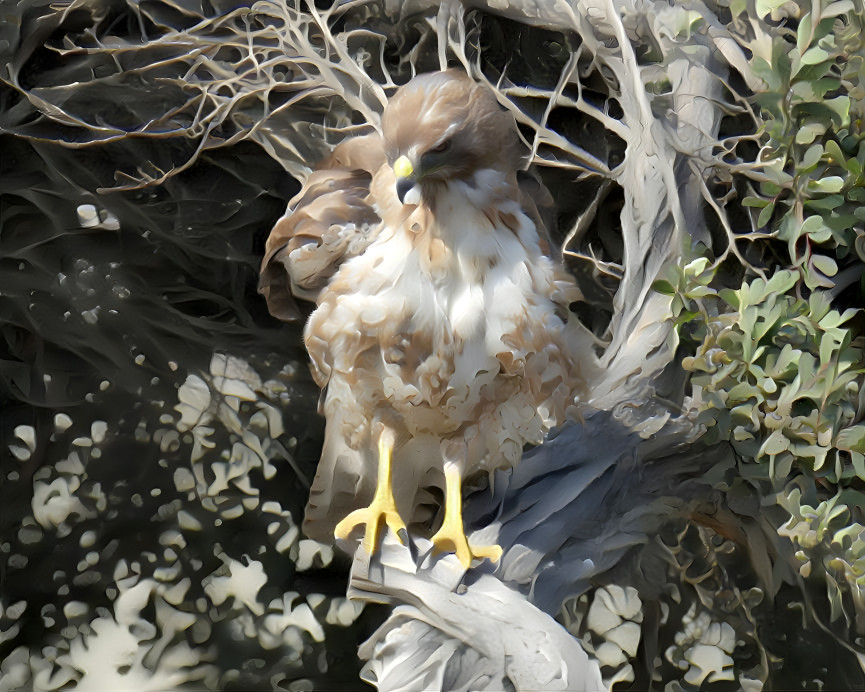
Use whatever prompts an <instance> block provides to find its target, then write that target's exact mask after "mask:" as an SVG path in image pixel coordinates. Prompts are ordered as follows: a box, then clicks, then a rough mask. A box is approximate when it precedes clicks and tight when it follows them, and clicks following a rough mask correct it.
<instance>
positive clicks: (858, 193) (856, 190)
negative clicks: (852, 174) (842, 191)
mask: <svg viewBox="0 0 865 692" xmlns="http://www.w3.org/2000/svg"><path fill="white" fill-rule="evenodd" d="M847 199H848V200H850V201H851V202H858V203H860V204H865V187H851V188H850V189H849V190H848V191H847Z"/></svg>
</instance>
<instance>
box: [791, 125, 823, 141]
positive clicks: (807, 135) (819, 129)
mask: <svg viewBox="0 0 865 692" xmlns="http://www.w3.org/2000/svg"><path fill="white" fill-rule="evenodd" d="M824 132H826V124H825V123H822V122H817V121H810V122H807V123H805V124H804V125H802V127H800V128H799V130H798V131H797V132H796V143H797V144H811V142H813V141H814V140H815V139H817V137H822V136H823V133H824Z"/></svg>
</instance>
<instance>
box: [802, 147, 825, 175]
mask: <svg viewBox="0 0 865 692" xmlns="http://www.w3.org/2000/svg"><path fill="white" fill-rule="evenodd" d="M821 156H823V145H822V144H819V143H818V144H812V145H811V146H810V147H808V151H806V152H805V155H804V156H803V157H802V163H801V164H800V166H799V167H800V168H801V169H803V170H807V169H809V168H811V167H812V166H816V165H817V162H818V161H819V160H820V157H821Z"/></svg>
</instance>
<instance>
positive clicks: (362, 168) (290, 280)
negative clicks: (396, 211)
mask: <svg viewBox="0 0 865 692" xmlns="http://www.w3.org/2000/svg"><path fill="white" fill-rule="evenodd" d="M384 163H385V155H384V147H383V145H382V141H381V136H380V135H378V134H377V133H373V134H369V135H365V136H363V137H355V138H352V139H349V140H346V141H345V142H342V143H341V144H340V145H339V146H337V147H336V148H335V149H334V150H333V153H332V154H331V155H330V156H329V157H328V158H326V159H325V160H324V161H322V162H321V163H320V164H319V165H318V167H317V168H316V170H315V171H313V173H312V175H310V177H309V178H308V179H307V181H306V184H305V185H304V186H303V188H302V189H301V191H300V192H299V193H298V194H297V195H296V196H295V197H294V198H293V199H292V200H291V201H290V202H289V203H288V209H287V211H286V213H285V214H284V215H283V216H282V218H280V219H279V221H277V222H276V225H275V226H274V227H273V230H271V232H270V236H269V237H268V239H267V243H266V245H265V254H264V259H263V260H262V263H261V275H260V280H259V287H258V290H259V293H261V294H262V295H263V296H264V298H265V300H266V301H267V306H268V309H269V310H270V313H271V314H272V315H274V316H275V317H278V318H279V319H282V320H286V321H293V320H297V319H299V318H300V317H301V312H300V310H299V308H298V306H297V303H296V301H295V298H300V299H302V300H308V301H315V300H316V299H317V297H318V294H319V292H320V291H321V289H322V288H323V287H324V286H325V285H326V284H327V282H328V280H329V279H330V278H331V277H332V276H333V275H334V274H335V273H336V270H337V269H338V268H339V266H340V264H342V262H344V261H345V260H346V259H348V258H350V257H353V256H355V255H358V254H360V253H361V252H363V251H364V249H366V247H367V246H368V245H369V243H370V242H372V240H373V238H374V236H375V232H376V231H377V229H378V226H379V225H380V221H381V220H380V218H379V216H378V214H377V213H376V211H375V209H374V207H373V204H372V201H371V200H370V193H369V187H370V182H371V181H372V177H373V175H374V174H375V173H376V171H378V169H379V168H381V166H382V165H384Z"/></svg>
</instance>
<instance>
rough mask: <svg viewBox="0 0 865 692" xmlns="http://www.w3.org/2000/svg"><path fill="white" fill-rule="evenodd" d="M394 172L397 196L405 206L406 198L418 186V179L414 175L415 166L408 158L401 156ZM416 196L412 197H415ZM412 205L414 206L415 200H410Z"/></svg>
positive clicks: (394, 165) (395, 164)
mask: <svg viewBox="0 0 865 692" xmlns="http://www.w3.org/2000/svg"><path fill="white" fill-rule="evenodd" d="M393 172H394V173H395V174H396V196H397V197H398V198H399V201H400V204H405V203H406V201H405V198H406V196H407V195H408V194H409V192H411V191H412V190H413V189H414V187H415V185H417V177H416V176H415V174H414V166H412V165H411V161H409V160H408V157H407V156H400V157H399V158H398V159H397V160H396V161H395V162H394V164H393ZM414 196H415V195H412V197H414ZM409 203H410V204H414V203H415V201H414V200H413V199H409Z"/></svg>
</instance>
